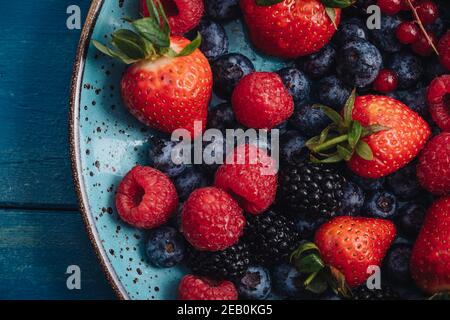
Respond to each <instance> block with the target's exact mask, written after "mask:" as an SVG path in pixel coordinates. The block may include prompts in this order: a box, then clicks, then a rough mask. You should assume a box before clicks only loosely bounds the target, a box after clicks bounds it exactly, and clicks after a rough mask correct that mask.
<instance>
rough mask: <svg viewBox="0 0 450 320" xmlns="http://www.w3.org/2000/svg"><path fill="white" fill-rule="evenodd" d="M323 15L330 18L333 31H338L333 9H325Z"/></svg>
mask: <svg viewBox="0 0 450 320" xmlns="http://www.w3.org/2000/svg"><path fill="white" fill-rule="evenodd" d="M325 13H326V14H327V16H328V17H329V18H330V20H331V23H332V24H333V26H334V29H336V30H337V29H338V27H337V24H336V11H335V9H334V8H331V7H325Z"/></svg>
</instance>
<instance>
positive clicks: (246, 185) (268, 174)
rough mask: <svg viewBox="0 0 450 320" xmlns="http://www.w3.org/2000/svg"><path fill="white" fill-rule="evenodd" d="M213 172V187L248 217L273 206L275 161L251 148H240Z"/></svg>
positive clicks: (243, 146) (276, 179) (257, 149)
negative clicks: (220, 191)
mask: <svg viewBox="0 0 450 320" xmlns="http://www.w3.org/2000/svg"><path fill="white" fill-rule="evenodd" d="M227 158H228V159H227V161H226V163H225V164H223V165H222V166H220V167H219V169H218V170H217V172H216V178H215V186H216V187H218V188H221V189H223V190H225V191H226V192H228V193H229V194H230V195H232V196H233V197H234V198H235V199H236V200H237V201H238V203H239V204H240V205H241V207H242V208H243V209H244V210H245V211H246V212H249V213H252V214H259V213H262V212H264V211H266V209H267V208H268V207H269V206H270V205H271V204H272V203H273V202H274V200H275V195H276V192H277V181H278V175H277V174H276V168H275V160H273V159H272V158H271V157H270V156H269V155H268V154H267V153H266V152H265V151H264V150H262V149H259V148H258V147H256V146H253V145H248V144H246V145H241V146H239V147H237V148H236V149H235V150H234V152H232V153H231V154H230V155H229V156H228V157H227Z"/></svg>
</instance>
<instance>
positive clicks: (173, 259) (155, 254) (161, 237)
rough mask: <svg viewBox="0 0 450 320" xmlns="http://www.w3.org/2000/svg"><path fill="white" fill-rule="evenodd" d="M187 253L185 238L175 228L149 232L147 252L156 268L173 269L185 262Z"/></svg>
mask: <svg viewBox="0 0 450 320" xmlns="http://www.w3.org/2000/svg"><path fill="white" fill-rule="evenodd" d="M185 251H186V247H185V243H184V240H183V237H182V236H181V235H180V234H179V233H178V231H177V230H175V229H174V228H170V227H161V228H158V229H153V230H151V231H150V232H149V236H148V240H147V247H146V252H147V257H148V260H149V262H150V263H151V264H153V265H154V266H157V267H160V268H170V267H173V266H175V265H177V264H179V263H180V262H181V261H182V260H183V258H184V254H185Z"/></svg>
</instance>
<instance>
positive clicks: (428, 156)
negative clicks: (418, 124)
mask: <svg viewBox="0 0 450 320" xmlns="http://www.w3.org/2000/svg"><path fill="white" fill-rule="evenodd" d="M417 178H418V179H419V182H420V184H421V185H422V186H423V187H424V188H425V189H426V190H428V191H430V192H431V193H433V194H436V195H448V194H450V132H443V133H441V134H439V135H437V136H435V137H434V138H433V139H431V140H430V141H429V142H428V143H427V145H426V146H425V148H424V149H423V151H422V153H421V154H420V158H419V163H418V164H417Z"/></svg>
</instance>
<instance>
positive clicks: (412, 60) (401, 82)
mask: <svg viewBox="0 0 450 320" xmlns="http://www.w3.org/2000/svg"><path fill="white" fill-rule="evenodd" d="M388 67H389V68H390V69H392V70H394V71H395V72H397V77H398V88H399V89H400V90H401V89H408V88H411V87H412V86H414V85H415V84H416V83H417V82H419V80H420V78H421V77H422V75H423V66H422V62H421V61H420V59H419V58H418V57H417V56H415V55H413V54H411V53H409V52H398V53H395V54H394V55H392V56H391V59H390V61H389V64H388Z"/></svg>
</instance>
